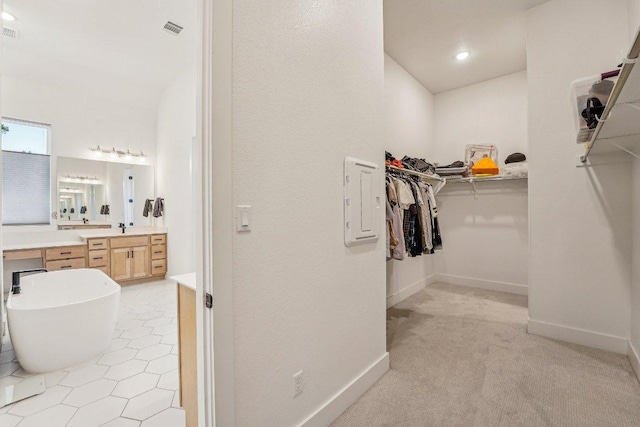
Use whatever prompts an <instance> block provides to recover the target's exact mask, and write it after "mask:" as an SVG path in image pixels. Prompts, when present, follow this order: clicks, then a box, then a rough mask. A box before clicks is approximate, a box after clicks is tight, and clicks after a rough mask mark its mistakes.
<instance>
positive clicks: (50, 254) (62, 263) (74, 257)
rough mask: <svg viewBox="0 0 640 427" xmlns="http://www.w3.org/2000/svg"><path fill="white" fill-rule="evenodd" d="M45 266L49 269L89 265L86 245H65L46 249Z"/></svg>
mask: <svg viewBox="0 0 640 427" xmlns="http://www.w3.org/2000/svg"><path fill="white" fill-rule="evenodd" d="M44 267H45V268H46V269H47V270H49V271H58V270H71V269H75V268H86V267H87V248H86V246H65V247H57V248H49V249H45V250H44Z"/></svg>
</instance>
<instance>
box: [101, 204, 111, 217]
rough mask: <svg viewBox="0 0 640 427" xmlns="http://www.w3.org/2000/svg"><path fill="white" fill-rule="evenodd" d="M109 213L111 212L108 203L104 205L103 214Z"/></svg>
mask: <svg viewBox="0 0 640 427" xmlns="http://www.w3.org/2000/svg"><path fill="white" fill-rule="evenodd" d="M110 214H111V208H110V207H109V205H104V213H103V215H110Z"/></svg>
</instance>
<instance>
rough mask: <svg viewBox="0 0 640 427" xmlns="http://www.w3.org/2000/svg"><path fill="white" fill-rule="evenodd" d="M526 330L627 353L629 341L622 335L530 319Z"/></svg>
mask: <svg viewBox="0 0 640 427" xmlns="http://www.w3.org/2000/svg"><path fill="white" fill-rule="evenodd" d="M527 331H528V332H529V333H530V334H533V335H540V336H542V337H546V338H552V339H556V340H561V341H567V342H570V343H574V344H580V345H586V346H587V347H594V348H599V349H602V350H608V351H613V352H614V353H620V354H627V348H628V343H629V340H628V339H627V338H623V337H617V336H614V335H607V334H603V333H600V332H594V331H587V330H585V329H578V328H572V327H569V326H564V325H557V324H554V323H547V322H541V321H539V320H531V319H529V322H528V325H527Z"/></svg>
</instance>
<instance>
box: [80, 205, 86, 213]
mask: <svg viewBox="0 0 640 427" xmlns="http://www.w3.org/2000/svg"><path fill="white" fill-rule="evenodd" d="M80 213H81V214H86V213H87V207H86V206H82V207H81V208H80Z"/></svg>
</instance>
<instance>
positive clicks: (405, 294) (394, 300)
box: [387, 274, 436, 308]
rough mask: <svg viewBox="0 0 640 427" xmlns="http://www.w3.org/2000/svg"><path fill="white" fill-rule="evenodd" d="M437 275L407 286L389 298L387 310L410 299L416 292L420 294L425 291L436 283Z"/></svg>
mask: <svg viewBox="0 0 640 427" xmlns="http://www.w3.org/2000/svg"><path fill="white" fill-rule="evenodd" d="M435 277H436V275H435V274H432V275H431V276H429V277H426V278H424V279H422V280H418V281H417V282H415V283H412V284H410V285H409V286H407V287H406V288H404V289H402V290H400V291H398V292H396V293H395V294H393V295H389V296H388V297H387V308H389V307H393V306H394V305H396V304H398V303H399V302H401V301H404V300H405V299H407V298H409V297H410V296H411V295H413V294H415V293H416V292H420V291H421V290H423V289H424V288H426V287H427V286H429V285H430V284H432V283H434V282H435Z"/></svg>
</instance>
